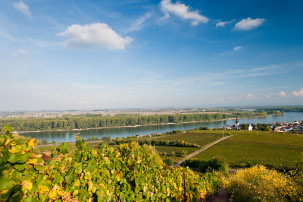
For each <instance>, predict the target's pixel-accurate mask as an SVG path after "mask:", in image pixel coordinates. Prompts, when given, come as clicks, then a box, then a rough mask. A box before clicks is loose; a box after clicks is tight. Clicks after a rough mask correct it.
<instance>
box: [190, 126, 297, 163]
mask: <svg viewBox="0 0 303 202" xmlns="http://www.w3.org/2000/svg"><path fill="white" fill-rule="evenodd" d="M235 133H236V135H234V136H233V137H231V138H229V139H227V140H224V141H223V142H220V143H218V144H216V145H214V146H213V147H211V148H209V149H207V150H206V151H203V152H201V153H200V154H198V155H197V156H195V158H197V159H201V160H208V159H210V158H212V157H214V156H222V157H223V158H224V159H225V160H226V161H227V162H228V163H229V164H230V166H231V167H243V166H247V165H249V164H252V165H254V164H262V165H265V166H269V167H274V168H278V169H281V168H295V167H296V163H297V162H300V161H302V153H303V135H298V136H297V135H295V134H290V133H273V132H259V133H258V135H257V134H256V132H255V131H252V132H249V131H237V132H235Z"/></svg>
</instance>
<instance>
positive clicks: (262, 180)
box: [223, 165, 302, 202]
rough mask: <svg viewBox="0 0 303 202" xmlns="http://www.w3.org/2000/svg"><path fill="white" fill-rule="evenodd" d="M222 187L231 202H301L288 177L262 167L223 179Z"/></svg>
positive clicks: (242, 171) (241, 171) (247, 169)
mask: <svg viewBox="0 0 303 202" xmlns="http://www.w3.org/2000/svg"><path fill="white" fill-rule="evenodd" d="M223 186H224V187H225V188H226V190H227V191H228V193H229V194H230V195H231V197H232V199H233V201H262V202H263V201H264V202H265V201H270V202H271V201H277V202H278V201H279V202H283V201H302V200H301V199H300V197H299V195H298V190H297V186H296V184H295V183H294V182H293V181H292V180H291V179H290V178H289V177H288V176H286V175H284V174H282V173H279V172H277V171H275V170H270V169H267V168H266V167H265V166H262V165H260V166H254V167H252V168H246V169H242V170H239V171H237V172H236V173H235V174H233V175H231V176H230V177H228V178H223Z"/></svg>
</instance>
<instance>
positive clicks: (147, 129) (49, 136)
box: [21, 112, 303, 142]
mask: <svg viewBox="0 0 303 202" xmlns="http://www.w3.org/2000/svg"><path fill="white" fill-rule="evenodd" d="M302 120H303V113H300V112H287V113H285V114H283V115H281V116H267V117H261V118H252V119H240V123H248V124H251V123H255V124H257V123H275V122H293V121H302ZM234 123H235V120H227V121H213V122H200V123H184V124H170V125H152V126H139V127H121V128H104V129H91V130H82V131H81V137H82V138H84V139H87V138H89V137H92V136H95V137H97V138H101V137H105V136H109V137H111V138H116V137H127V136H133V135H138V134H140V135H147V134H152V133H164V132H168V131H172V130H189V129H193V128H198V127H201V126H206V127H209V128H216V127H222V126H226V125H234ZM77 132H78V131H51V132H34V133H22V134H21V135H22V136H25V137H34V138H36V139H38V140H39V141H41V140H47V141H48V142H52V141H53V140H54V141H56V142H73V141H75V137H76V134H77Z"/></svg>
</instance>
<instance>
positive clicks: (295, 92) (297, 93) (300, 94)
mask: <svg viewBox="0 0 303 202" xmlns="http://www.w3.org/2000/svg"><path fill="white" fill-rule="evenodd" d="M291 95H293V96H300V97H302V96H303V88H302V89H301V90H299V91H293V92H292V93H291Z"/></svg>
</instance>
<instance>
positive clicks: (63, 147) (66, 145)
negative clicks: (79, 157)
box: [55, 142, 72, 154]
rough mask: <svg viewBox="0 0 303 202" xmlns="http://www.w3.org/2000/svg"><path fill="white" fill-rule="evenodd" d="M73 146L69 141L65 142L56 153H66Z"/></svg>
mask: <svg viewBox="0 0 303 202" xmlns="http://www.w3.org/2000/svg"><path fill="white" fill-rule="evenodd" d="M71 147H72V146H71V145H70V144H69V143H68V142H63V143H62V144H61V145H60V146H59V147H57V148H56V150H55V152H56V153H62V154H66V153H68V152H69V150H70V148H71Z"/></svg>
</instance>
